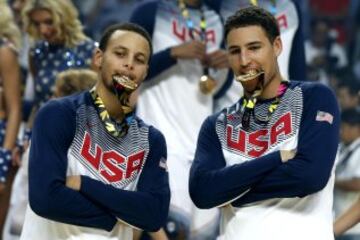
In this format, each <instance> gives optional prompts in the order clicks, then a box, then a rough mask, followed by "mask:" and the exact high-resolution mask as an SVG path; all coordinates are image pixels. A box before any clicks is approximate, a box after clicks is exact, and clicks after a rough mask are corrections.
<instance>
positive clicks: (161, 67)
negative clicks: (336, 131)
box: [130, 1, 177, 81]
mask: <svg viewBox="0 0 360 240" xmlns="http://www.w3.org/2000/svg"><path fill="white" fill-rule="evenodd" d="M157 8H158V2H157V1H150V2H145V3H144V4H140V5H139V6H138V7H137V8H136V9H135V10H134V12H133V14H132V15H131V17H130V22H132V23H136V24H139V25H140V26H142V27H143V28H145V29H146V31H147V32H148V33H149V34H150V36H153V33H154V27H155V20H156V12H157ZM170 51H171V48H166V49H164V50H162V51H159V52H156V53H153V55H152V56H151V60H150V64H149V72H148V75H147V77H146V79H145V81H148V80H151V79H152V78H154V77H156V76H157V75H159V74H160V73H162V72H163V71H166V70H167V69H169V68H170V67H172V66H173V65H175V64H176V62H177V61H176V59H175V58H173V57H171V55H170Z"/></svg>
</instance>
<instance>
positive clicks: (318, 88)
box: [290, 81, 335, 97]
mask: <svg viewBox="0 0 360 240" xmlns="http://www.w3.org/2000/svg"><path fill="white" fill-rule="evenodd" d="M295 87H299V88H301V90H302V92H303V94H304V97H335V93H334V91H333V90H332V89H331V88H329V87H328V86H326V85H324V84H322V83H318V82H309V81H306V82H300V81H291V82H290V88H295Z"/></svg>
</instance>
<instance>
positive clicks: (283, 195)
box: [190, 81, 339, 240]
mask: <svg viewBox="0 0 360 240" xmlns="http://www.w3.org/2000/svg"><path fill="white" fill-rule="evenodd" d="M273 100H274V99H268V100H263V101H261V100H260V101H258V103H257V104H256V107H255V113H254V115H255V116H256V118H255V116H254V115H251V118H250V123H251V124H250V127H249V129H248V130H244V129H243V127H242V125H241V119H242V114H243V113H242V111H241V110H240V109H241V101H239V102H238V103H236V104H234V105H233V106H231V107H229V108H226V109H224V110H223V111H222V112H220V113H218V114H215V115H212V116H210V117H209V118H208V119H206V121H205V122H204V123H203V126H202V129H201V130H200V134H199V139H198V145H197V150H196V155H195V160H194V163H193V165H192V168H191V172H190V196H191V197H192V200H193V201H194V203H195V204H196V205H197V206H198V207H200V208H212V207H220V209H221V211H222V219H221V235H222V237H223V238H224V239H252V240H263V239H273V240H288V239H296V240H303V239H308V240H317V239H322V240H330V239H333V228H332V221H333V218H332V199H333V195H332V194H333V185H334V167H333V166H334V161H335V157H336V152H337V146H338V141H339V112H338V105H337V102H336V98H335V96H334V94H333V92H332V91H331V90H330V89H328V88H327V87H325V86H323V85H320V84H313V83H300V82H296V81H292V82H291V83H290V84H289V87H288V88H287V90H286V92H285V93H284V95H283V96H282V97H281V99H280V104H279V105H278V107H277V109H276V111H275V112H274V113H273V115H272V116H271V118H270V120H269V122H268V123H267V124H264V122H259V121H258V119H265V118H266V116H267V114H268V109H269V105H271V103H272V101H273ZM280 150H296V155H295V157H294V158H293V159H290V160H289V161H287V162H286V163H283V162H282V161H281V156H280Z"/></svg>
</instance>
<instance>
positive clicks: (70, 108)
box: [38, 92, 88, 118]
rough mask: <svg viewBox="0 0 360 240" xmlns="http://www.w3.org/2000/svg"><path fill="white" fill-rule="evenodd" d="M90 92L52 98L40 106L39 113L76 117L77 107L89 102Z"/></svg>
mask: <svg viewBox="0 0 360 240" xmlns="http://www.w3.org/2000/svg"><path fill="white" fill-rule="evenodd" d="M87 95H88V92H81V93H78V94H75V95H71V96H66V97H63V98H57V99H52V100H50V101H48V102H47V103H46V104H44V106H43V107H41V108H40V110H39V113H38V115H47V116H54V117H62V118H64V117H75V115H76V112H77V109H78V108H79V107H80V106H82V105H86V104H88V96H87Z"/></svg>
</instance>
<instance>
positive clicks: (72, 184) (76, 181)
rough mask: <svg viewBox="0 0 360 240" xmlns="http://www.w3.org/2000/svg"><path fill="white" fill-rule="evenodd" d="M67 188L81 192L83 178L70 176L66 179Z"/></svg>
mask: <svg viewBox="0 0 360 240" xmlns="http://www.w3.org/2000/svg"><path fill="white" fill-rule="evenodd" d="M66 186H67V187H68V188H71V189H73V190H75V191H80V187H81V176H79V175H78V176H68V177H67V178H66Z"/></svg>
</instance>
